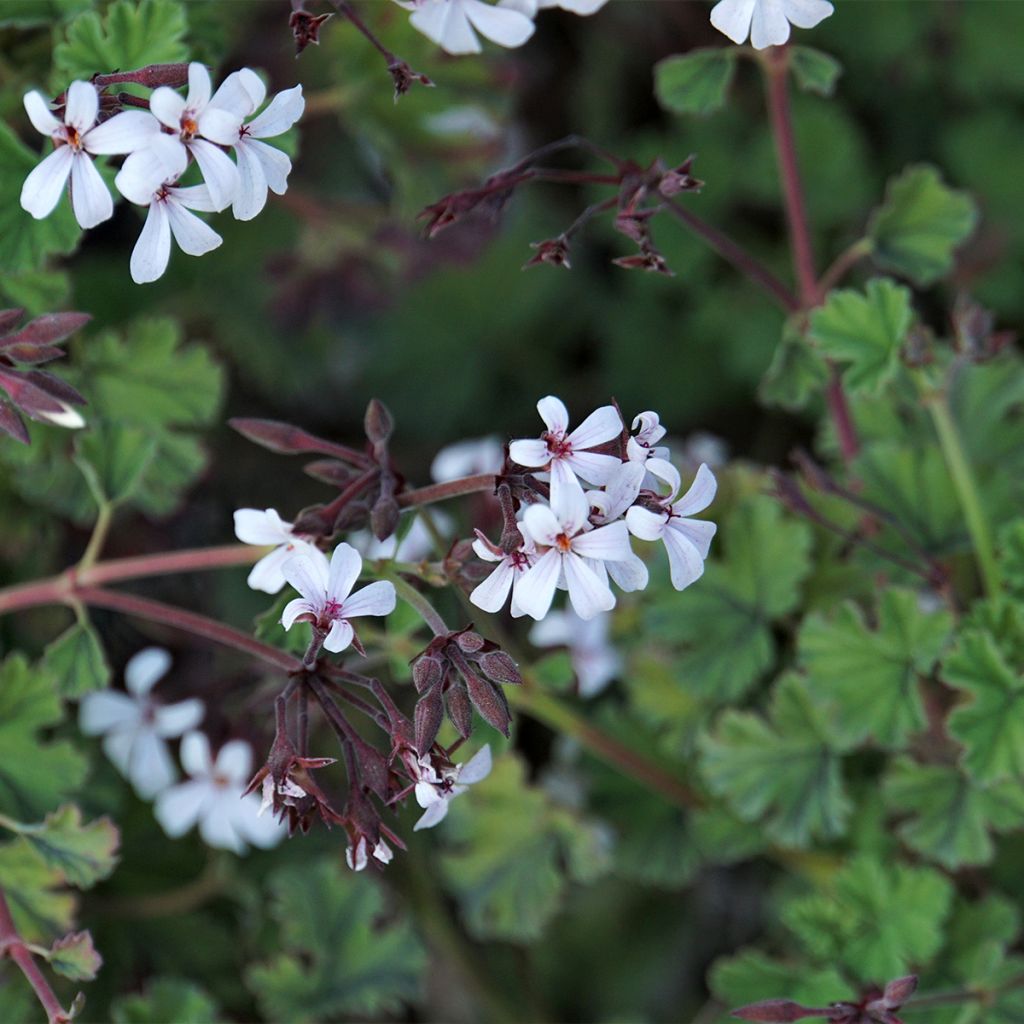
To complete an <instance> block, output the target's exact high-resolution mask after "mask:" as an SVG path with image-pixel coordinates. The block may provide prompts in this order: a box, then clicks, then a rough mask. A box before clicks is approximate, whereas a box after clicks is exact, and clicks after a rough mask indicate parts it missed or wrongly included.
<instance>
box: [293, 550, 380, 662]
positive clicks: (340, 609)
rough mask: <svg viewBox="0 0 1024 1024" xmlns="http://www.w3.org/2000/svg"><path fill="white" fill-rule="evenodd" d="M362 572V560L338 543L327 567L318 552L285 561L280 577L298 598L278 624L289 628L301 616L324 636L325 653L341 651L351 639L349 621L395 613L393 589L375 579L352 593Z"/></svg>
mask: <svg viewBox="0 0 1024 1024" xmlns="http://www.w3.org/2000/svg"><path fill="white" fill-rule="evenodd" d="M314 550H315V549H314ZM362 569H363V559H362V557H361V556H360V554H359V552H358V551H356V549H355V548H354V547H352V546H351V545H350V544H339V545H338V546H337V547H336V548H335V549H334V554H333V555H332V556H331V561H330V565H329V566H328V563H327V559H326V557H325V556H324V555H323V554H322V553H321V552H319V551H316V554H315V555H313V554H312V553H310V555H298V556H297V557H295V558H292V559H289V560H288V561H287V562H286V563H285V565H284V569H283V572H284V578H285V579H286V580H287V581H288V582H289V583H290V584H291V585H292V586H293V587H294V588H295V589H296V590H297V591H298V592H299V593H300V594H301V595H302V597H297V598H295V600H294V601H289V602H288V604H287V605H285V608H284V612H283V613H282V614H281V625H282V626H284V628H285V629H291V627H292V625H293V624H294V623H295V621H296V620H297V619H299V618H300V617H301V618H302V619H303V621H306V622H311V623H312V624H313V626H314V627H315V628H316V629H318V630H322V631H323V632H325V633H326V636H325V637H324V647H325V648H327V650H329V651H334V652H335V653H337V652H338V651H343V650H344V649H345V648H346V647H348V645H349V644H350V643H352V641H353V638H354V637H355V630H354V629H353V628H352V625H351V623H350V622H349V619H354V618H356V617H358V616H360V615H390V614H391V613H392V612H393V611H394V610H395V587H394V584H393V583H390V582H388V581H387V580H378V581H377V582H375V583H371V584H370V585H369V586H368V587H363V589H362V590H359V591H357V592H356V593H355V594H353V593H352V587H353V586H355V582H356V580H357V579H358V578H359V574H360V572H362Z"/></svg>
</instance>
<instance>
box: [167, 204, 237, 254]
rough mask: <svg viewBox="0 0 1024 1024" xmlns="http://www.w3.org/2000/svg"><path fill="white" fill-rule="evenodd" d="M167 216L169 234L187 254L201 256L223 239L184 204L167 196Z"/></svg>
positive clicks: (214, 247)
mask: <svg viewBox="0 0 1024 1024" xmlns="http://www.w3.org/2000/svg"><path fill="white" fill-rule="evenodd" d="M166 206H167V218H168V220H169V221H170V224H171V234H172V235H174V240H175V241H176V242H177V243H178V247H179V248H180V249H181V251H182V252H183V253H186V254H187V255H189V256H203V255H205V254H206V253H208V252H211V251H212V250H214V249H216V248H217V246H219V245H220V244H221V242H223V241H224V239H222V238H221V237H220V235H218V234H217V232H216V231H214V230H213V228H211V227H210V225H209V224H207V223H206V221H204V220H200V219H199V218H198V217H197V216H196V215H195V214H194V213H192V212H191V211H189V210H186V209H185V206H184V205H183V204H182V203H180V202H176V201H175V200H174V199H173V198H168V200H167V203H166Z"/></svg>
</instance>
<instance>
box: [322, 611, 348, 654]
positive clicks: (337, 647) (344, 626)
mask: <svg viewBox="0 0 1024 1024" xmlns="http://www.w3.org/2000/svg"><path fill="white" fill-rule="evenodd" d="M353 636H355V630H354V629H353V628H352V626H351V624H350V623H349V622H348V621H347V620H346V619H335V620H334V621H333V622H332V623H331V628H330V630H329V631H328V633H327V636H326V637H324V647H325V648H326V649H327V650H328V651H333V652H334V653H335V654H338V653H339V652H340V651H343V650H345V648H346V647H348V645H349V644H350V643H352V637H353Z"/></svg>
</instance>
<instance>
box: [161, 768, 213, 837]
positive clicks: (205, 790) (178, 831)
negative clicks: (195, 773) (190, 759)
mask: <svg viewBox="0 0 1024 1024" xmlns="http://www.w3.org/2000/svg"><path fill="white" fill-rule="evenodd" d="M212 798H213V791H212V789H211V787H210V784H209V783H208V782H205V781H199V780H191V781H189V782H183V783H182V784H181V785H180V786H174V787H172V788H171V789H165V790H164V791H163V792H162V793H161V794H160V795H159V796H158V797H157V798H156V804H155V806H154V807H153V814H154V815H155V816H156V820H157V821H158V822H160V825H161V826H162V828H163V830H164V831H165V832H166V833H167V834H168V835H169V836H170V837H171V838H172V839H176V838H177V837H178V836H183V835H184V834H185V833H186V832H187V831H188V830H189V829H190V828H191V827H192V826H193V825H194V824H195V823H196V822H197V821H198V820H199V816H200V815H201V814H202V813H203V811H204V810H205V809H206V807H207V805H208V804H209V802H210V801H211V800H212Z"/></svg>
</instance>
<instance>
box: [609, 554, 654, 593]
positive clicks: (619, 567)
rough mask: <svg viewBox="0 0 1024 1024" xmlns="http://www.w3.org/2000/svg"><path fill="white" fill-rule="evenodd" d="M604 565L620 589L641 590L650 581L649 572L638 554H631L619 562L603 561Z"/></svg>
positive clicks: (629, 591)
mask: <svg viewBox="0 0 1024 1024" xmlns="http://www.w3.org/2000/svg"><path fill="white" fill-rule="evenodd" d="M604 567H605V568H606V569H607V570H608V575H609V576H611V578H612V579H613V580H615V582H616V584H617V585H618V587H619V589H620V590H624V591H625V592H626V593H627V594H632V593H633V592H634V591H636V590H643V589H644V588H645V587H646V586H647V584H648V582H649V581H650V573H649V572H648V571H647V566H646V565H645V564H644V561H643V559H642V558H640V556H639V555H635V554H634V555H631V556H630V557H629V558H624V559H623V560H622V561H621V562H605V563H604Z"/></svg>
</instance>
